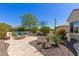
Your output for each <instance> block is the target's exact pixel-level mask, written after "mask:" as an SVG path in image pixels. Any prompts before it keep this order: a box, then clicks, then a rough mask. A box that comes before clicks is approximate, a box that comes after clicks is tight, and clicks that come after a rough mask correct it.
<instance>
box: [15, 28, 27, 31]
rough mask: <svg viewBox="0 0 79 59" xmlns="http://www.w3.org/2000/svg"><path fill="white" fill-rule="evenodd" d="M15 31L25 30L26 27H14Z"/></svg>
mask: <svg viewBox="0 0 79 59" xmlns="http://www.w3.org/2000/svg"><path fill="white" fill-rule="evenodd" d="M16 31H27V28H25V27H18V28H16Z"/></svg>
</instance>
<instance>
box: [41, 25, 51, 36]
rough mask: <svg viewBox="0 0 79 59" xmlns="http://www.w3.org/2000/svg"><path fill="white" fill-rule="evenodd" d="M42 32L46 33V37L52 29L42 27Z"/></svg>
mask: <svg viewBox="0 0 79 59" xmlns="http://www.w3.org/2000/svg"><path fill="white" fill-rule="evenodd" d="M40 31H41V32H43V33H44V35H46V34H48V33H49V32H50V31H51V28H50V27H48V26H42V27H41V28H40Z"/></svg>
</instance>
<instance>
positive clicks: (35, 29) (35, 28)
mask: <svg viewBox="0 0 79 59" xmlns="http://www.w3.org/2000/svg"><path fill="white" fill-rule="evenodd" d="M38 30H39V29H38V27H33V28H31V32H32V33H33V34H35V33H37V32H38Z"/></svg>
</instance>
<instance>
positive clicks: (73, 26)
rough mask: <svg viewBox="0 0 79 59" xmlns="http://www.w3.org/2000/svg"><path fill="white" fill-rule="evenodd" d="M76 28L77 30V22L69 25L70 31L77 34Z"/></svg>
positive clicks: (78, 24) (78, 22) (78, 23)
mask: <svg viewBox="0 0 79 59" xmlns="http://www.w3.org/2000/svg"><path fill="white" fill-rule="evenodd" d="M78 28H79V21H75V22H72V23H70V31H71V32H75V33H78Z"/></svg>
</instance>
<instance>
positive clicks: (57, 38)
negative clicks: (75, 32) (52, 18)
mask: <svg viewBox="0 0 79 59" xmlns="http://www.w3.org/2000/svg"><path fill="white" fill-rule="evenodd" d="M62 40H63V38H62V35H56V34H55V35H54V36H53V41H54V42H55V43H56V44H57V45H59V43H61V42H62Z"/></svg>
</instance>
